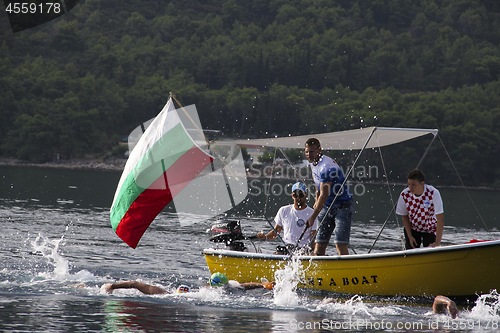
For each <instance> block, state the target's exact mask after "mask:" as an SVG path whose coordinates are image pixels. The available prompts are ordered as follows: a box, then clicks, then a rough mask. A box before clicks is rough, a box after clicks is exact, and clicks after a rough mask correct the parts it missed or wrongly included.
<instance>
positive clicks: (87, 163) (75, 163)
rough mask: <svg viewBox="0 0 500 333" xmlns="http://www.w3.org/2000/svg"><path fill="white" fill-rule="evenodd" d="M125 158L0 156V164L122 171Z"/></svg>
mask: <svg viewBox="0 0 500 333" xmlns="http://www.w3.org/2000/svg"><path fill="white" fill-rule="evenodd" d="M126 162H127V160H125V159H116V160H115V159H113V158H110V159H109V160H108V161H98V160H83V159H82V160H71V161H65V160H61V161H59V162H47V163H34V162H30V161H22V160H17V159H11V158H1V159H0V166H3V165H5V166H20V167H37V168H55V169H75V170H98V171H123V168H124V166H125V163H126Z"/></svg>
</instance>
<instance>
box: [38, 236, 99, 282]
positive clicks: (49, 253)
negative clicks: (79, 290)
mask: <svg viewBox="0 0 500 333" xmlns="http://www.w3.org/2000/svg"><path fill="white" fill-rule="evenodd" d="M63 244H64V235H63V236H61V238H59V239H49V238H48V237H45V236H43V235H42V234H38V236H37V237H36V239H35V240H34V241H32V242H31V246H32V248H33V251H32V252H31V254H33V255H41V256H42V257H43V259H44V260H45V261H46V264H45V265H36V266H35V267H38V268H41V269H42V271H39V272H38V273H37V276H38V277H41V278H43V279H46V280H56V281H69V280H70V281H94V280H96V277H95V276H94V275H93V274H92V273H90V272H89V271H87V270H81V271H79V272H77V273H75V274H71V273H70V267H69V261H68V260H67V259H66V258H64V257H63V256H62V255H61V254H59V250H60V246H61V245H63Z"/></svg>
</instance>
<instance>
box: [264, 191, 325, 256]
mask: <svg viewBox="0 0 500 333" xmlns="http://www.w3.org/2000/svg"><path fill="white" fill-rule="evenodd" d="M292 199H293V205H286V206H283V207H281V208H280V209H279V210H278V213H277V214H276V217H275V218H274V220H275V222H276V225H275V226H274V230H276V232H278V233H280V232H281V231H283V240H284V241H285V243H286V245H287V248H288V250H291V251H294V250H295V246H296V245H297V246H299V247H304V246H306V245H307V243H308V242H309V240H310V239H312V238H313V237H314V235H315V234H316V226H317V220H315V221H314V224H313V226H312V227H311V228H308V230H305V232H304V228H305V226H306V220H307V218H308V217H309V216H310V215H311V213H312V212H313V209H312V208H311V207H308V206H307V204H306V199H307V188H306V185H304V184H303V183H301V182H298V183H295V184H293V186H292ZM274 230H271V231H270V232H268V233H267V234H264V233H263V232H258V233H257V235H256V236H257V238H258V239H261V240H273V239H275V238H276V237H277V234H276V232H274ZM303 232H304V233H303ZM301 236H302V238H300V237H301ZM299 239H300V242H299ZM297 242H299V243H298V244H297ZM311 248H314V243H313V244H311ZM278 252H279V254H286V253H287V251H286V250H285V249H283V251H281V250H279V251H278Z"/></svg>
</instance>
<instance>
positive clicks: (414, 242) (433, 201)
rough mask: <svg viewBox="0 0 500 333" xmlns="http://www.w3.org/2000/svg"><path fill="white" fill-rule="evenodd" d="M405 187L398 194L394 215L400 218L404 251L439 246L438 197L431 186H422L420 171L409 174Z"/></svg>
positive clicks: (440, 210)
mask: <svg viewBox="0 0 500 333" xmlns="http://www.w3.org/2000/svg"><path fill="white" fill-rule="evenodd" d="M407 178H408V187H407V188H405V189H404V190H403V191H402V192H401V194H400V195H399V199H398V204H397V206H396V214H398V215H401V217H402V218H403V224H404V233H405V240H406V249H411V248H419V247H420V244H421V243H422V242H423V244H424V247H427V246H432V247H434V246H439V244H441V238H442V237H443V228H444V210H443V200H442V199H441V194H439V191H438V190H437V189H435V188H434V187H432V186H430V185H427V184H425V175H424V173H423V172H422V171H421V170H418V169H415V170H412V171H410V173H409V174H408V176H407Z"/></svg>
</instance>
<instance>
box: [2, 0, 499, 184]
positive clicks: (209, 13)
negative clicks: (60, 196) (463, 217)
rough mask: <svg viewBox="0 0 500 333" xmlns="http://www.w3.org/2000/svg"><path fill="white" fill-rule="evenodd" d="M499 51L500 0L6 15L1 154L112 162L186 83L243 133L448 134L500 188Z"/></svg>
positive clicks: (150, 2) (198, 5)
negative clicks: (381, 130)
mask: <svg viewBox="0 0 500 333" xmlns="http://www.w3.org/2000/svg"><path fill="white" fill-rule="evenodd" d="M499 44H500V2H499V1H497V0H369V1H365V0H357V1H356V0H349V1H348V0H253V1H252V0H248V1H247V0H245V1H243V0H206V1H201V0H200V1H196V0H182V1H181V0H173V1H157V0H156V1H155V0H141V1H138V0H129V1H117V0H106V1H104V0H102V1H101V0H85V1H83V0H81V1H80V3H79V5H77V6H76V7H75V8H74V9H73V10H72V11H70V12H69V13H68V14H66V15H64V16H63V17H61V18H59V19H57V20H54V21H52V22H49V23H47V24H44V25H42V26H39V27H35V28H33V29H30V30H26V31H24V32H19V33H15V34H14V33H12V31H11V30H10V26H9V23H8V20H7V17H6V15H4V16H3V17H1V18H0V154H1V155H3V156H5V157H16V158H19V159H25V160H32V161H47V160H51V159H52V157H53V155H54V153H59V154H61V155H62V157H63V158H66V159H71V158H74V157H78V156H84V155H86V156H89V155H92V156H95V157H100V156H104V154H105V153H106V152H108V151H110V150H111V149H112V148H113V147H114V146H115V145H116V144H117V143H118V142H119V141H120V140H121V138H123V137H125V136H127V135H128V133H129V132H130V131H131V130H132V129H133V128H135V127H136V126H138V125H139V123H141V122H143V121H145V120H148V119H150V118H152V117H154V116H155V115H156V114H157V113H158V112H159V111H160V110H161V108H162V107H163V105H164V104H165V103H166V101H167V99H168V93H169V91H173V92H174V93H175V94H176V96H177V98H178V99H179V100H180V101H181V102H182V103H183V104H185V105H189V104H196V106H197V109H198V112H199V114H200V119H201V122H202V124H203V126H204V127H205V128H210V129H217V130H221V131H222V132H223V133H224V135H225V136H228V137H237V136H240V137H264V136H271V135H280V136H281V135H288V134H310V133H311V134H312V133H320V132H325V131H335V130H343V129H352V128H360V127H366V126H373V125H377V126H397V127H421V128H437V129H439V130H440V133H441V134H440V135H441V137H442V139H443V141H444V142H445V143H446V145H447V148H448V150H449V152H450V154H451V156H452V158H453V159H454V161H455V162H456V164H457V167H458V168H459V171H460V173H461V174H462V175H463V176H464V181H466V183H467V184H469V185H492V184H495V183H496V184H497V185H498V184H499V183H500V174H497V167H496V166H497V165H498V163H499V162H500V161H499V160H500V157H499V154H498V150H499V144H500V137H499V135H500V132H499V125H500V106H499V105H500V103H499V102H500V83H499V75H500V50H499V48H498V45H499ZM409 149H410V150H411V149H413V148H411V147H410V148H409ZM411 152H412V151H409V152H408V151H407V156H410V157H411V156H412V153H411ZM438 157H442V156H438ZM418 158H419V157H415V159H416V161H414V165H416V163H417V162H418ZM432 161H433V160H432V157H431V162H432ZM412 162H413V161H412ZM448 167H449V166H448ZM445 178H446V177H445Z"/></svg>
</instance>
